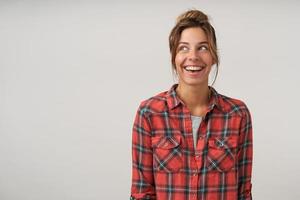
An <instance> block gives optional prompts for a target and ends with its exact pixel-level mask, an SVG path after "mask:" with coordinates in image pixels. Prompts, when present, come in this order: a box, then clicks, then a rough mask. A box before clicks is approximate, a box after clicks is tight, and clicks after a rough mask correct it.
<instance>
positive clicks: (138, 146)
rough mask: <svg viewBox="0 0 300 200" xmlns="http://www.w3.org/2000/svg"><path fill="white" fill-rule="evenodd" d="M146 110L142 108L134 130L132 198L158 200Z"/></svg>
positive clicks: (136, 118)
mask: <svg viewBox="0 0 300 200" xmlns="http://www.w3.org/2000/svg"><path fill="white" fill-rule="evenodd" d="M145 111H146V109H142V107H141V106H140V107H139V109H138V111H137V113H136V116H135V120H134V125H133V129H132V185H131V198H130V199H139V200H150V199H151V200H152V199H156V195H155V184H154V178H153V169H152V160H153V155H152V154H153V151H152V146H151V127H150V124H149V121H148V119H147V118H146V116H145Z"/></svg>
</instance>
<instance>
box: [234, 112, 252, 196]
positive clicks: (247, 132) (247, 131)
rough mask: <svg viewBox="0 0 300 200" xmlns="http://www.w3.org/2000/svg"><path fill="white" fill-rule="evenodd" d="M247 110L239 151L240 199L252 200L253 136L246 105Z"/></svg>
mask: <svg viewBox="0 0 300 200" xmlns="http://www.w3.org/2000/svg"><path fill="white" fill-rule="evenodd" d="M245 107H246V109H245V112H244V115H243V118H242V121H241V127H240V137H239V151H238V176H239V189H238V193H239V194H238V196H239V198H238V199H239V200H252V193H251V189H252V183H251V176H252V160H253V136H252V120H251V114H250V112H249V110H248V108H247V106H245Z"/></svg>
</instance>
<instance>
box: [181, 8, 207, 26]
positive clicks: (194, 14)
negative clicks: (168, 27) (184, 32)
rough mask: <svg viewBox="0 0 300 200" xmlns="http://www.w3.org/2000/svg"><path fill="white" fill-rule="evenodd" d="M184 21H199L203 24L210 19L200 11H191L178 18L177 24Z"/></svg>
mask: <svg viewBox="0 0 300 200" xmlns="http://www.w3.org/2000/svg"><path fill="white" fill-rule="evenodd" d="M182 21H197V22H200V23H203V22H207V21H208V17H207V15H206V14H204V13H203V12H201V11H199V10H189V11H187V12H185V13H183V14H181V15H179V16H178V17H177V19H176V23H179V22H182Z"/></svg>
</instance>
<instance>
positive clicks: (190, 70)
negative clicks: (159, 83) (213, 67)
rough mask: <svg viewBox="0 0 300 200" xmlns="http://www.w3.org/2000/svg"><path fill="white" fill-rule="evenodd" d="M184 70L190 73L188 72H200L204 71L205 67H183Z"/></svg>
mask: <svg viewBox="0 0 300 200" xmlns="http://www.w3.org/2000/svg"><path fill="white" fill-rule="evenodd" d="M183 68H184V70H186V71H188V72H200V71H202V70H203V69H204V68H205V67H203V66H194V65H187V66H185V67H183Z"/></svg>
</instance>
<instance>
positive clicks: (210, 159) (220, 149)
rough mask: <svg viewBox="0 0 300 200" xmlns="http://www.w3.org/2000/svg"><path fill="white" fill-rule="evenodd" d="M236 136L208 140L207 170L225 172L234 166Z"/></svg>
mask: <svg viewBox="0 0 300 200" xmlns="http://www.w3.org/2000/svg"><path fill="white" fill-rule="evenodd" d="M237 144H238V137H237V136H229V137H225V138H219V137H213V138H209V139H208V152H207V169H208V170H218V171H220V172H227V171H229V170H232V169H233V168H234V167H235V164H236V157H237Z"/></svg>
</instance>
